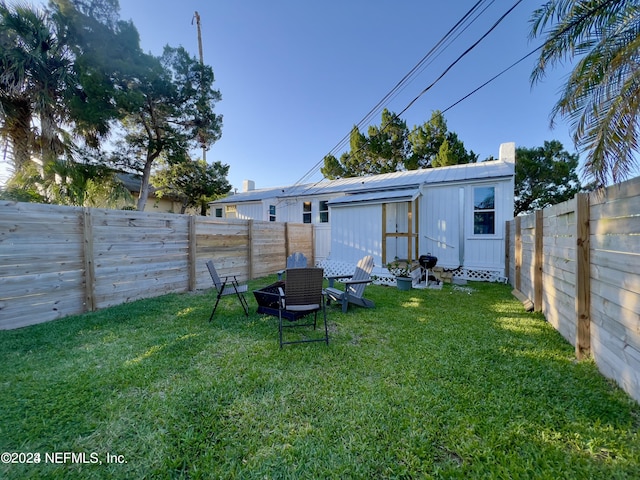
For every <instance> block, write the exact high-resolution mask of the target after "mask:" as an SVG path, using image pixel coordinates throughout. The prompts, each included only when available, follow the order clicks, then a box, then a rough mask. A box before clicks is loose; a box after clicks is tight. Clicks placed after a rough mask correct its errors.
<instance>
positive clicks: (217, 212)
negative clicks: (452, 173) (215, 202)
mask: <svg viewBox="0 0 640 480" xmlns="http://www.w3.org/2000/svg"><path fill="white" fill-rule="evenodd" d="M215 216H216V218H222V207H216V213H215Z"/></svg>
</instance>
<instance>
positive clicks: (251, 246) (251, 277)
mask: <svg viewBox="0 0 640 480" xmlns="http://www.w3.org/2000/svg"><path fill="white" fill-rule="evenodd" d="M247 255H248V256H249V258H248V259H247V260H248V261H249V280H253V220H249V251H248V252H247Z"/></svg>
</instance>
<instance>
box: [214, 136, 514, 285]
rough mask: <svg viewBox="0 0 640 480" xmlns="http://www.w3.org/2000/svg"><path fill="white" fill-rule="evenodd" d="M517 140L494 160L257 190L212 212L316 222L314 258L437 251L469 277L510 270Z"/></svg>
mask: <svg viewBox="0 0 640 480" xmlns="http://www.w3.org/2000/svg"><path fill="white" fill-rule="evenodd" d="M514 178H515V144H514V143H504V144H502V145H500V153H499V159H498V160H495V161H488V162H480V163H472V164H465V165H455V166H452V167H440V168H429V169H422V170H412V171H403V172H394V173H387V174H382V175H370V176H366V177H354V178H344V179H340V180H331V181H323V182H320V183H316V184H307V185H294V186H290V187H278V188H266V189H257V190H256V189H254V188H253V182H250V181H245V185H244V188H243V190H244V191H243V192H240V193H236V194H234V195H230V196H228V197H226V198H223V199H220V200H216V201H214V202H212V203H211V207H212V208H211V211H212V215H215V216H217V217H220V218H243V219H255V220H269V221H275V222H298V223H312V224H314V226H315V239H316V245H315V258H316V260H317V261H318V260H322V259H325V258H327V257H329V258H330V259H331V260H334V261H339V262H349V263H353V264H355V263H356V262H357V261H358V259H360V258H361V257H363V256H364V255H369V254H370V255H373V257H374V263H375V265H376V269H375V270H374V273H375V272H376V271H377V272H384V268H383V267H384V265H386V264H387V263H389V262H391V261H393V260H394V259H396V258H398V259H403V260H409V261H411V260H416V259H418V258H419V256H421V255H426V254H428V253H429V254H431V255H434V256H436V257H438V266H440V267H443V268H445V269H451V270H457V271H458V274H459V275H463V276H466V277H468V278H479V279H486V278H491V277H495V276H504V271H505V222H506V221H507V220H511V219H512V218H513V196H514Z"/></svg>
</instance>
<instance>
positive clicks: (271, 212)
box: [269, 205, 276, 222]
mask: <svg viewBox="0 0 640 480" xmlns="http://www.w3.org/2000/svg"><path fill="white" fill-rule="evenodd" d="M269 221H270V222H275V221H276V206H275V205H269Z"/></svg>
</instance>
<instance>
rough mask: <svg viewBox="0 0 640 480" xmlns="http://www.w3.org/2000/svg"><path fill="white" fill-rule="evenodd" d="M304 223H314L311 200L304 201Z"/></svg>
mask: <svg viewBox="0 0 640 480" xmlns="http://www.w3.org/2000/svg"><path fill="white" fill-rule="evenodd" d="M302 223H313V206H312V203H311V202H310V201H309V202H302Z"/></svg>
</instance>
